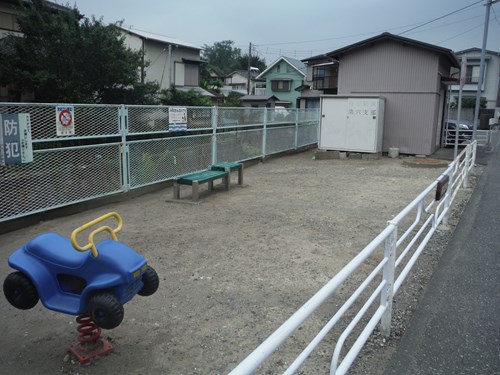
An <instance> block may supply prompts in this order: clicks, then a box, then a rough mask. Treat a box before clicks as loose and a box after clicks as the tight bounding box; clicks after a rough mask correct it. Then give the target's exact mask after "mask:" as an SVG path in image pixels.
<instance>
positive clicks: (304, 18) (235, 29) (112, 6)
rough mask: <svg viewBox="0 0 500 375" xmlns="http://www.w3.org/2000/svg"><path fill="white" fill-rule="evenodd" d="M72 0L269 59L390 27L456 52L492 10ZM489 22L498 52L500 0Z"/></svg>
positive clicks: (434, 0) (110, 16)
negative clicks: (229, 44)
mask: <svg viewBox="0 0 500 375" xmlns="http://www.w3.org/2000/svg"><path fill="white" fill-rule="evenodd" d="M69 1H70V4H73V3H75V4H76V6H77V7H78V9H79V10H80V11H81V13H83V14H84V15H85V16H87V17H90V16H92V15H94V16H96V17H97V18H100V17H103V20H104V22H105V23H112V22H116V21H120V20H123V21H124V25H125V26H126V27H130V26H131V27H133V28H136V29H140V30H144V31H149V32H153V33H157V34H161V35H166V36H170V37H175V38H178V39H181V40H183V41H186V42H190V43H193V44H195V45H198V46H200V47H202V46H203V45H205V44H206V45H213V44H214V43H215V42H219V41H223V40H232V41H234V46H235V47H238V48H241V49H242V50H243V51H244V52H246V51H247V50H248V45H249V43H252V44H253V45H255V50H254V52H256V53H258V54H259V55H260V56H261V57H263V58H265V59H266V61H267V63H268V64H269V63H271V62H273V61H274V60H275V59H276V58H278V57H279V56H280V55H283V56H289V57H295V58H298V59H303V58H306V57H310V56H314V55H319V54H322V53H325V52H329V51H333V50H335V49H338V48H341V47H344V46H347V45H349V44H352V43H355V42H358V41H360V40H363V39H367V38H370V37H372V36H375V35H378V34H381V33H382V32H386V31H387V32H390V33H393V34H400V33H403V34H402V36H404V37H408V38H411V39H416V40H419V41H422V42H426V43H431V44H435V45H438V46H441V47H445V48H449V49H452V50H454V51H460V50H464V49H467V48H472V47H478V48H481V46H482V39H483V27H484V19H485V11H486V9H485V8H486V7H485V3H486V0H482V1H479V2H478V0H344V1H338V0H309V1H292V0H288V1H286V0H282V1H278V0H252V1H241V0H210V1H209V0H182V1H179V0H177V1H172V0H142V1H136V0H134V1H132V0H121V1H109V0H69ZM58 2H59V3H66V1H61V0H58ZM475 3H476V4H475ZM472 4H474V5H472ZM469 5H472V6H470V7H468V8H466V9H464V10H461V11H459V12H456V13H454V14H452V15H449V16H446V17H443V18H441V19H439V20H437V21H435V22H432V23H429V24H427V25H425V26H422V27H419V28H417V29H415V30H412V31H408V32H405V31H407V30H409V29H411V28H414V27H416V26H419V25H421V24H424V23H426V22H429V21H431V20H433V19H436V18H439V17H442V16H445V15H446V14H448V13H451V12H454V11H457V10H459V9H461V8H464V7H467V6H469ZM489 25H490V26H489V32H488V44H487V48H488V49H490V50H493V51H500V2H498V3H497V4H493V5H492V6H491V13H490V22H489Z"/></svg>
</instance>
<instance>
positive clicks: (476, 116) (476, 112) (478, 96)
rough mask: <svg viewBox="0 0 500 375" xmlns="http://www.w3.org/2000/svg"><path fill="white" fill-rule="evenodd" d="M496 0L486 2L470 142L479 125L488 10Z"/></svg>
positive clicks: (488, 19) (473, 139)
mask: <svg viewBox="0 0 500 375" xmlns="http://www.w3.org/2000/svg"><path fill="white" fill-rule="evenodd" d="M497 1H498V0H486V15H485V17H484V31H483V46H482V48H481V63H480V66H479V79H478V81H477V93H476V107H475V108H474V127H473V130H472V141H475V140H476V135H477V126H478V124H479V105H480V101H481V89H482V87H483V81H484V80H483V76H484V55H485V51H486V41H487V40H488V27H489V23H490V8H491V4H494V3H496V2H497Z"/></svg>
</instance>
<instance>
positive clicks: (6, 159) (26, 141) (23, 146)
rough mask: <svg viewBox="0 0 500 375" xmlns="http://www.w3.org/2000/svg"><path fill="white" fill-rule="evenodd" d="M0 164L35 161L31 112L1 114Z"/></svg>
mask: <svg viewBox="0 0 500 375" xmlns="http://www.w3.org/2000/svg"><path fill="white" fill-rule="evenodd" d="M0 124H1V130H0V147H1V151H0V164H1V165H12V164H21V163H30V162H32V161H33V145H32V142H31V122H30V115H29V113H12V114H3V115H0Z"/></svg>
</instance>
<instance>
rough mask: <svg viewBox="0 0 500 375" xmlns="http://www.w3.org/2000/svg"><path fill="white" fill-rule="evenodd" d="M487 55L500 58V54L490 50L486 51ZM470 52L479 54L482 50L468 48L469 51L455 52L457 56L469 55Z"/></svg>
mask: <svg viewBox="0 0 500 375" xmlns="http://www.w3.org/2000/svg"><path fill="white" fill-rule="evenodd" d="M484 51H485V52H486V53H487V54H490V55H497V56H500V52H496V51H491V50H489V49H486V50H484ZM469 52H479V53H481V48H477V47H473V48H468V49H464V50H462V51H457V52H455V55H464V54H466V53H469Z"/></svg>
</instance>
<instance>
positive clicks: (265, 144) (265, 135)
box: [262, 108, 267, 159]
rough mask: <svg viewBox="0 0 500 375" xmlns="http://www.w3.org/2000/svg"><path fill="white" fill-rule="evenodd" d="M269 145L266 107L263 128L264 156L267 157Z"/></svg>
mask: <svg viewBox="0 0 500 375" xmlns="http://www.w3.org/2000/svg"><path fill="white" fill-rule="evenodd" d="M266 147H267V108H264V128H263V129H262V158H263V159H264V158H265V157H266Z"/></svg>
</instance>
